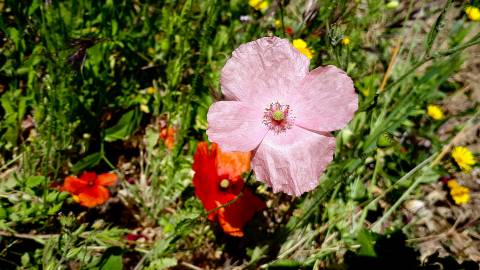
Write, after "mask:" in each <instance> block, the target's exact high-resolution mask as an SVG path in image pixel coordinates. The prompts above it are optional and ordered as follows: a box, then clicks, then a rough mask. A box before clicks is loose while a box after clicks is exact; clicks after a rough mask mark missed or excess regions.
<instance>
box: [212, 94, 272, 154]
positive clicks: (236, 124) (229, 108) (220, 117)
mask: <svg viewBox="0 0 480 270" xmlns="http://www.w3.org/2000/svg"><path fill="white" fill-rule="evenodd" d="M263 109H264V108H262V107H260V106H253V105H251V104H248V103H245V102H238V101H219V102H215V103H214V104H213V105H212V106H210V109H209V110H208V114H207V120H208V129H207V135H208V139H209V140H210V141H211V142H215V143H217V144H218V145H219V146H220V148H221V149H222V150H223V151H225V152H231V151H240V152H248V151H251V150H253V149H255V148H256V147H257V146H258V144H259V143H260V142H261V141H262V139H263V137H265V134H266V133H267V128H266V126H265V125H264V124H263V123H262V121H263Z"/></svg>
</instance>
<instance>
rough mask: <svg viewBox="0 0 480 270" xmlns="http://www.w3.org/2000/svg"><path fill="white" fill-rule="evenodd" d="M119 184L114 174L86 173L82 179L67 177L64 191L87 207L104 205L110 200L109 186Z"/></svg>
mask: <svg viewBox="0 0 480 270" xmlns="http://www.w3.org/2000/svg"><path fill="white" fill-rule="evenodd" d="M116 182H117V175H116V174H114V173H103V174H100V175H97V174H96V173H94V172H84V173H83V174H82V175H81V176H80V178H77V177H76V176H67V177H66V178H65V182H64V183H63V187H62V189H63V190H65V191H67V192H69V193H70V194H72V196H73V199H74V200H75V201H76V202H78V203H80V204H81V205H83V206H86V207H94V206H97V205H101V204H104V203H105V202H106V201H107V200H108V199H109V198H110V192H109V191H108V188H107V187H108V186H112V185H114V184H115V183H116Z"/></svg>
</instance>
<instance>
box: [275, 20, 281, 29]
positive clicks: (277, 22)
mask: <svg viewBox="0 0 480 270" xmlns="http://www.w3.org/2000/svg"><path fill="white" fill-rule="evenodd" d="M280 27H282V21H281V20H278V19H277V20H275V28H280Z"/></svg>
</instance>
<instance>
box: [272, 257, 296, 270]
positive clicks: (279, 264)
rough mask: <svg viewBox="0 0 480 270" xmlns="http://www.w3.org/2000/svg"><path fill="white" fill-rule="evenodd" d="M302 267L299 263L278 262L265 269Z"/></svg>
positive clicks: (290, 261)
mask: <svg viewBox="0 0 480 270" xmlns="http://www.w3.org/2000/svg"><path fill="white" fill-rule="evenodd" d="M300 266H302V264H301V263H299V262H297V261H294V260H287V259H284V260H278V261H276V262H274V263H272V264H270V265H268V268H267V269H299V267H300Z"/></svg>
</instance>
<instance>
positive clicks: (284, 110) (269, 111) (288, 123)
mask: <svg viewBox="0 0 480 270" xmlns="http://www.w3.org/2000/svg"><path fill="white" fill-rule="evenodd" d="M293 121H294V117H293V116H292V115H291V111H290V106H289V105H282V104H280V103H279V102H278V101H277V102H275V103H272V104H270V105H269V106H268V107H267V108H265V112H264V113H263V121H262V122H263V124H265V125H266V126H267V127H268V129H270V130H273V132H275V133H276V134H278V133H280V132H284V131H286V130H287V129H289V128H292V125H293Z"/></svg>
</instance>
